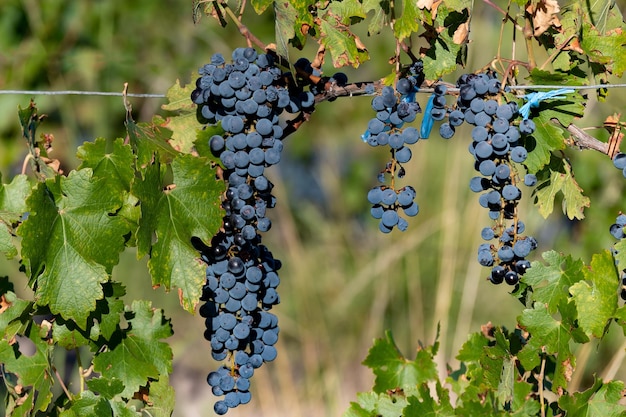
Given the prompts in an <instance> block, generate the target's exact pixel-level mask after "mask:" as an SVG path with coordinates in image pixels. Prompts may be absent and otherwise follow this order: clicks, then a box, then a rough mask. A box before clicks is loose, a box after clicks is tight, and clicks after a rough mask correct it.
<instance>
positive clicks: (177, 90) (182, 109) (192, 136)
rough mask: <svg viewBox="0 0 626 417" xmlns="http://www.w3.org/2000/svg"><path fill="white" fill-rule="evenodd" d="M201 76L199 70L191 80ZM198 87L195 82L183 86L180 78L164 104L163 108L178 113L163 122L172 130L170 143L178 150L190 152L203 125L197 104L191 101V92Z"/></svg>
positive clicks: (193, 74) (192, 75)
mask: <svg viewBox="0 0 626 417" xmlns="http://www.w3.org/2000/svg"><path fill="white" fill-rule="evenodd" d="M198 77H199V74H198V73H197V72H194V73H192V74H191V80H192V81H195V80H196V79H197V78H198ZM195 88H196V86H195V83H194V82H190V83H189V84H187V85H185V86H182V85H181V84H180V80H176V83H175V84H174V85H173V86H172V87H170V89H169V90H167V94H166V96H167V100H168V103H167V104H163V105H162V106H161V108H162V109H163V110H167V111H171V112H174V113H176V115H175V116H171V117H168V118H167V119H166V120H165V123H163V127H166V128H168V129H170V130H171V131H172V138H171V140H170V141H169V143H170V145H172V147H173V148H174V149H176V150H177V151H180V152H183V153H190V152H191V151H192V148H193V142H194V141H195V140H196V133H197V132H198V130H200V129H201V128H202V125H201V124H200V122H199V121H198V118H197V117H196V111H197V106H196V104H195V103H194V102H193V101H191V92H192V91H193V90H194V89H195Z"/></svg>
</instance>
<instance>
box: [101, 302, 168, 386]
mask: <svg viewBox="0 0 626 417" xmlns="http://www.w3.org/2000/svg"><path fill="white" fill-rule="evenodd" d="M127 320H128V323H129V328H128V329H127V331H126V332H125V334H124V337H123V338H122V339H121V341H120V342H119V344H117V345H116V346H115V347H112V349H111V350H110V351H108V352H104V353H101V354H99V355H97V356H96V357H95V358H94V360H93V365H94V370H95V371H96V372H99V373H100V374H101V375H102V378H106V379H108V380H113V379H114V378H117V379H119V380H121V381H123V382H124V390H123V391H122V392H121V394H120V396H121V397H123V398H131V397H132V396H133V394H134V393H135V392H137V391H139V388H140V387H142V386H146V384H147V383H148V380H149V379H154V380H157V379H159V378H160V377H161V375H165V374H168V373H169V372H171V370H172V350H171V348H170V347H169V345H168V344H167V343H164V342H161V341H160V339H164V338H167V337H169V336H170V335H171V334H172V328H171V325H170V323H169V321H166V320H165V318H164V317H163V312H162V311H161V310H157V309H153V308H152V306H151V303H150V302H148V301H133V304H132V308H131V310H130V311H129V312H128V313H127Z"/></svg>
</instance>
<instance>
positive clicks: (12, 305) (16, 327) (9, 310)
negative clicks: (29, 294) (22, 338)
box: [0, 277, 33, 342]
mask: <svg viewBox="0 0 626 417" xmlns="http://www.w3.org/2000/svg"><path fill="white" fill-rule="evenodd" d="M0 285H1V288H2V290H1V291H0V338H1V339H3V340H6V341H8V342H10V341H11V340H13V338H15V336H17V335H18V334H22V333H24V332H25V331H26V327H27V326H28V322H29V320H30V316H29V314H30V313H31V312H32V310H33V302H32V301H27V300H22V299H20V298H19V297H18V296H17V295H16V294H15V293H14V292H13V291H12V289H13V288H12V287H13V286H12V285H11V283H10V282H9V278H8V277H0Z"/></svg>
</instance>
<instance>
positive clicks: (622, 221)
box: [609, 154, 626, 300]
mask: <svg viewBox="0 0 626 417" xmlns="http://www.w3.org/2000/svg"><path fill="white" fill-rule="evenodd" d="M618 155H619V154H618ZM625 227H626V214H621V213H620V214H619V215H618V216H617V218H616V219H615V223H613V224H612V225H611V227H610V228H609V232H610V233H611V236H613V237H614V238H615V239H617V240H622V239H624V238H625V237H626V234H625V233H624V228H625ZM613 252H614V254H616V253H617V251H616V249H615V248H613ZM616 262H617V261H616ZM620 278H621V282H620V284H621V289H620V297H621V298H622V300H626V270H623V271H622V272H621V274H620Z"/></svg>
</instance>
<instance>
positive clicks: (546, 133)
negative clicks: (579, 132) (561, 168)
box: [524, 112, 565, 173]
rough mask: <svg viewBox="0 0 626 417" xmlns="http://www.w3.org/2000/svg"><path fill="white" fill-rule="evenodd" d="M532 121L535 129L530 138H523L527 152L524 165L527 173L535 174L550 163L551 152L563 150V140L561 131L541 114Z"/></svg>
mask: <svg viewBox="0 0 626 417" xmlns="http://www.w3.org/2000/svg"><path fill="white" fill-rule="evenodd" d="M532 120H533V122H535V126H536V129H535V132H534V133H533V134H532V136H530V137H526V138H525V143H526V148H527V149H528V150H529V152H528V157H527V158H526V160H525V161H524V165H526V168H528V171H529V172H532V173H536V172H538V171H539V170H540V169H541V168H543V167H544V166H546V165H548V163H550V162H551V156H552V152H553V151H558V150H561V149H565V139H564V136H563V129H561V128H560V127H558V126H557V125H555V124H554V123H552V121H551V120H550V118H549V117H548V116H547V115H546V114H544V113H543V112H542V113H539V115H537V116H536V117H534V118H533V119H532Z"/></svg>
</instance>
